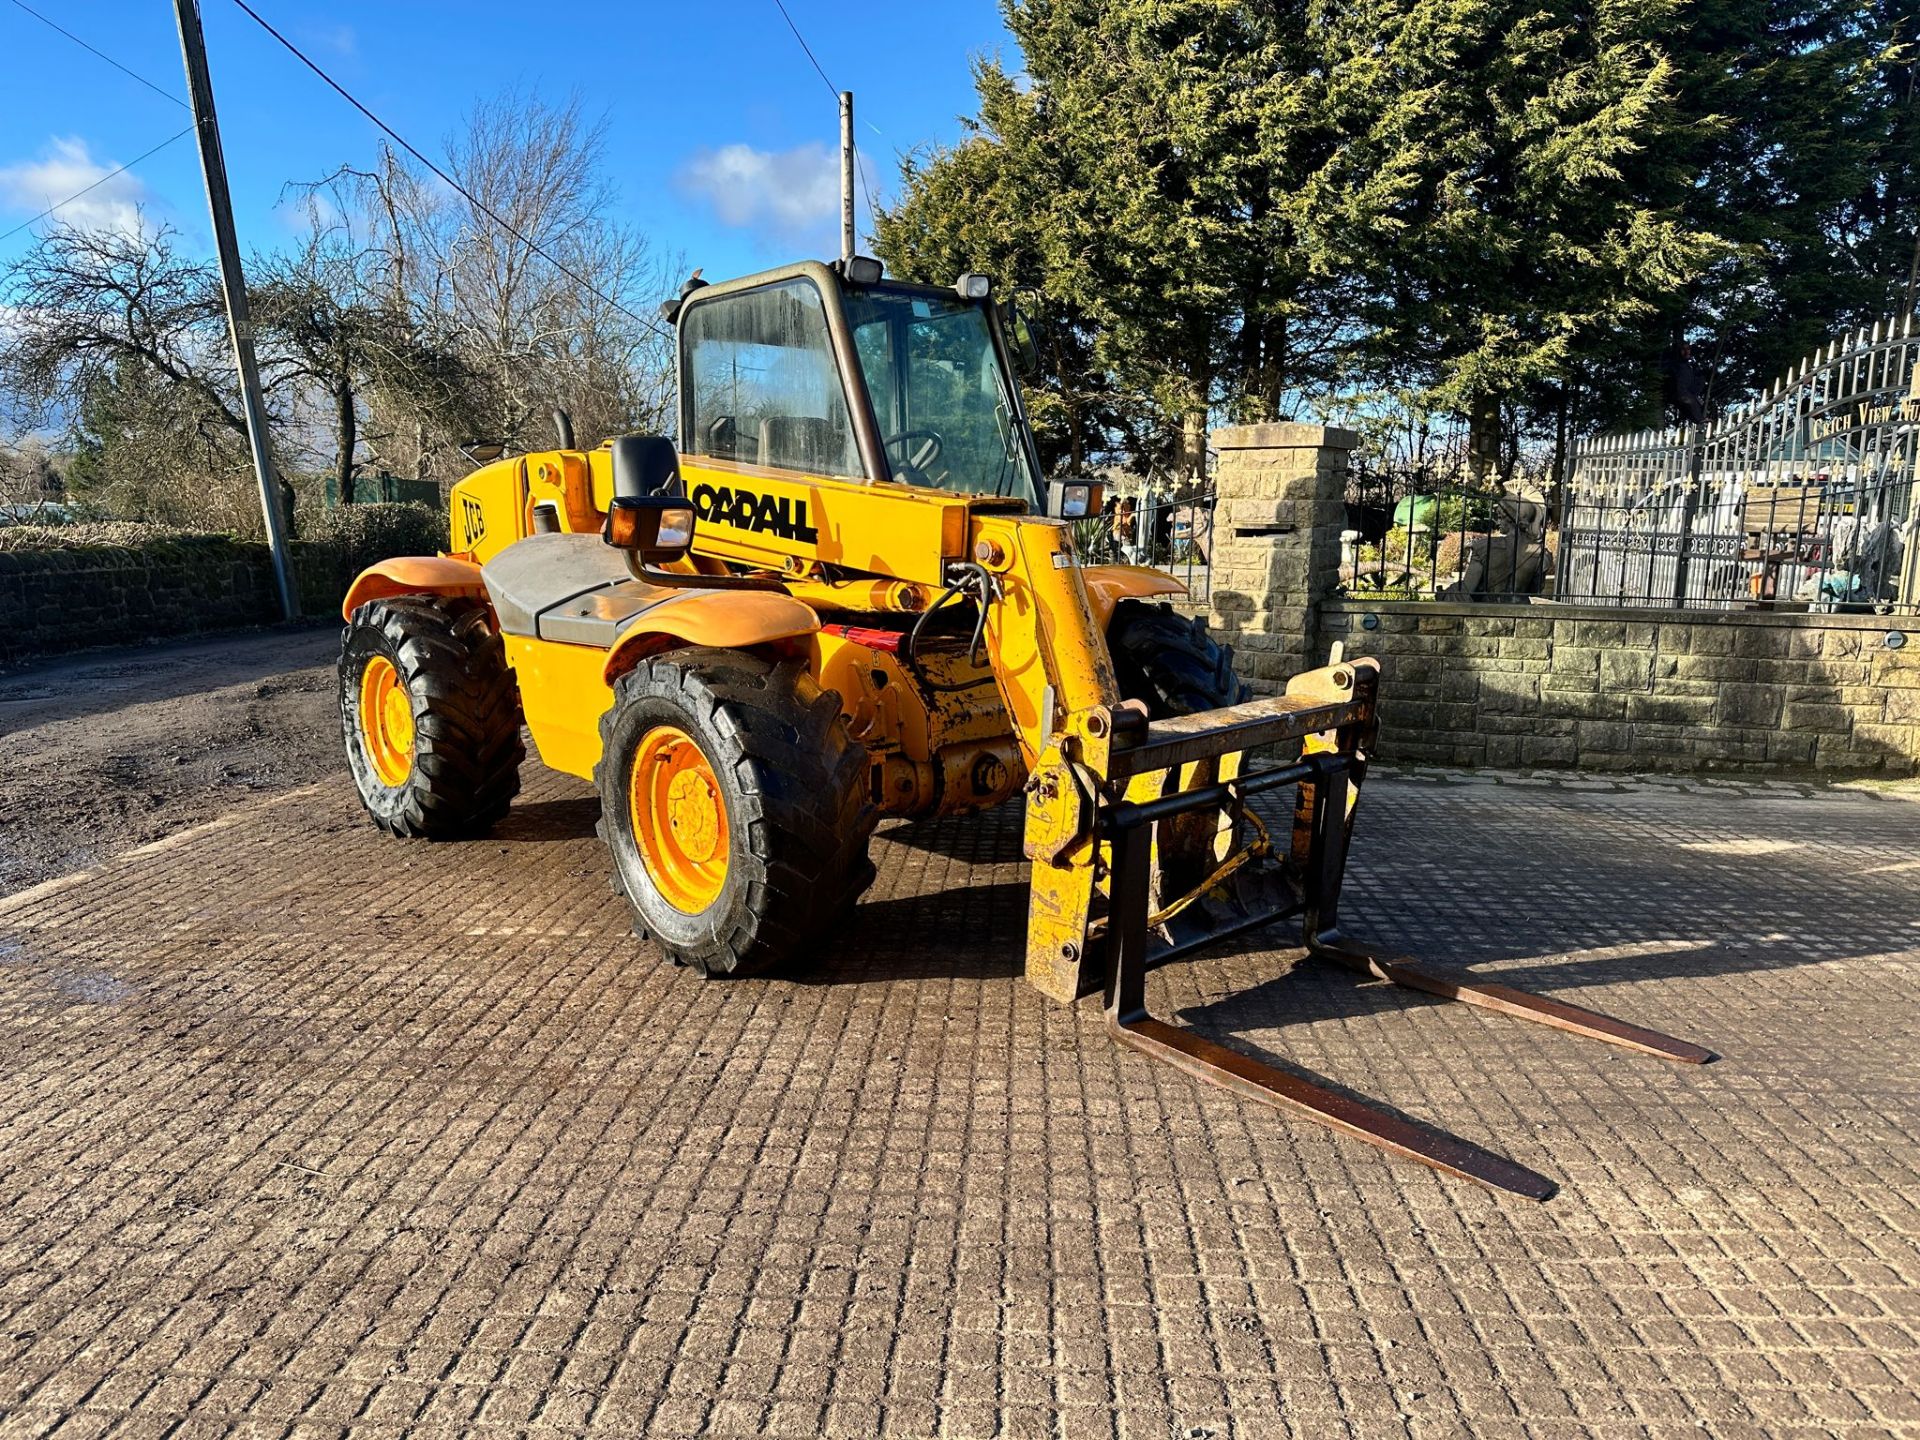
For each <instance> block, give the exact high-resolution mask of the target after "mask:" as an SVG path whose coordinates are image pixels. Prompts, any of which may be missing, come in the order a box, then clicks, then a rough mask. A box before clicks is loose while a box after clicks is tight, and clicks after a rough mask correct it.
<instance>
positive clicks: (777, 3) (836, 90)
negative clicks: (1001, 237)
mask: <svg viewBox="0 0 1920 1440" xmlns="http://www.w3.org/2000/svg"><path fill="white" fill-rule="evenodd" d="M14 3H15V4H18V3H19V0H14ZM773 7H774V9H776V10H778V11H779V12H780V18H781V19H782V20H785V21H786V22H787V28H788V29H789V30H791V31H792V32H793V38H794V39H796V40H798V41H799V42H800V48H801V49H802V50H804V51H806V52H807V59H809V60H811V61H813V68H814V72H815V73H816V74H818V75H819V77H820V83H821V84H823V85H825V86H826V87H827V93H828V94H829V95H831V96H833V98H834V99H835V100H838V99H839V98H840V87H839V86H838V85H835V84H834V83H833V81H831V80H829V79H827V72H826V71H825V70H824V69H822V68H821V65H820V61H819V59H818V57H816V56H815V55H814V53H813V47H812V46H811V45H809V44H807V37H806V36H804V35H802V34H801V33H800V27H799V26H798V25H796V24H794V23H793V16H791V15H789V14H788V13H787V7H786V5H785V3H783V0H773Z"/></svg>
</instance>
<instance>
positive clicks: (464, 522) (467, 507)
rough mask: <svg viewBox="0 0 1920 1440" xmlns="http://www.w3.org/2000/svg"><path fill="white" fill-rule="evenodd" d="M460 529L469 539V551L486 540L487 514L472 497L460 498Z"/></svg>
mask: <svg viewBox="0 0 1920 1440" xmlns="http://www.w3.org/2000/svg"><path fill="white" fill-rule="evenodd" d="M460 529H461V531H462V532H463V533H464V534H465V535H466V537H467V548H468V549H469V550H471V549H472V548H473V547H474V546H475V545H477V544H478V543H479V542H480V541H481V540H483V539H485V538H486V534H487V512H486V510H485V508H484V507H483V506H482V505H481V504H480V502H479V501H478V500H476V499H474V498H473V497H472V496H471V495H462V496H461V497H460Z"/></svg>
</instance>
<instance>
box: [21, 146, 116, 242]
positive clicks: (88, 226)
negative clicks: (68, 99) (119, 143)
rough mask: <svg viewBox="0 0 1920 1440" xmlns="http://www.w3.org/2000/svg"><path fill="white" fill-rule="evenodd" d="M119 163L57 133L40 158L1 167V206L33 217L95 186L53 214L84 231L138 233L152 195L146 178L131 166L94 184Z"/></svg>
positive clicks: (51, 217)
mask: <svg viewBox="0 0 1920 1440" xmlns="http://www.w3.org/2000/svg"><path fill="white" fill-rule="evenodd" d="M119 166H120V162H119V161H116V160H96V159H94V158H93V154H92V152H91V151H89V150H88V148H87V142H86V141H84V140H81V139H79V138H78V137H75V136H67V137H64V138H63V137H58V136H56V137H55V138H54V139H53V141H52V142H51V143H50V144H49V145H48V146H47V148H46V150H45V151H44V152H43V154H42V155H41V158H39V159H38V160H23V161H21V162H20V163H18V164H15V165H8V166H4V167H0V206H4V207H6V208H7V209H9V210H12V211H16V212H20V213H22V214H25V215H33V214H37V213H38V212H40V211H42V210H45V209H46V208H47V207H48V206H49V205H58V204H59V203H60V202H61V201H62V200H65V199H66V198H67V197H68V196H69V195H73V194H76V193H77V192H79V191H81V190H86V189H87V187H88V186H89V185H93V186H94V188H93V189H91V190H87V193H86V194H85V195H82V196H80V198H79V199H78V200H75V201H74V202H73V203H72V204H70V205H64V206H61V208H60V209H59V210H58V211H56V212H55V213H54V214H53V215H52V216H50V217H49V218H50V219H51V220H57V221H64V222H65V223H66V224H69V225H77V226H79V227H80V228H81V229H84V230H120V231H125V232H127V233H129V234H132V233H137V232H138V231H139V229H140V207H141V206H142V205H143V204H145V203H146V202H147V200H148V199H149V198H150V192H149V191H148V190H147V184H146V182H145V181H144V180H142V179H141V178H140V177H139V176H138V175H135V174H134V173H133V172H132V171H130V170H129V171H127V172H126V173H124V174H120V175H114V176H113V178H112V179H111V180H108V181H106V183H105V184H103V185H96V184H95V182H96V181H99V180H101V179H102V178H103V177H105V176H107V175H112V174H113V172H114V171H115V170H117V169H119Z"/></svg>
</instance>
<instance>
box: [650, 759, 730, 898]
mask: <svg viewBox="0 0 1920 1440" xmlns="http://www.w3.org/2000/svg"><path fill="white" fill-rule="evenodd" d="M627 801H628V807H629V813H631V814H632V816H633V838H634V841H635V843H636V844H637V845H638V847H639V850H640V861H641V863H642V864H644V865H645V866H646V867H647V876H648V878H649V879H651V880H652V881H653V885H654V888H655V889H656V890H658V891H659V892H660V895H661V898H662V899H664V900H665V901H666V902H667V903H668V904H669V905H671V906H673V908H674V909H676V910H679V911H681V912H683V913H685V914H688V915H698V914H699V913H700V912H701V911H703V910H705V909H706V908H707V907H708V906H709V905H711V904H713V902H714V901H715V900H718V899H719V898H720V891H721V890H722V889H723V888H724V887H725V885H726V883H727V835H728V832H727V803H726V801H725V800H724V799H723V798H721V794H720V781H719V779H718V778H717V777H716V776H715V775H714V773H713V766H711V765H710V764H708V763H707V757H706V756H705V755H703V754H701V753H700V747H699V746H698V745H696V744H695V743H694V741H693V737H692V736H691V735H689V734H687V732H686V731H684V730H681V729H678V728H677V727H675V726H672V725H660V726H656V727H655V728H654V729H652V730H649V731H648V732H647V733H646V734H645V735H644V736H642V737H641V740H640V748H639V750H638V752H637V753H635V755H634V757H633V774H632V777H631V778H630V779H629V780H628V782H627Z"/></svg>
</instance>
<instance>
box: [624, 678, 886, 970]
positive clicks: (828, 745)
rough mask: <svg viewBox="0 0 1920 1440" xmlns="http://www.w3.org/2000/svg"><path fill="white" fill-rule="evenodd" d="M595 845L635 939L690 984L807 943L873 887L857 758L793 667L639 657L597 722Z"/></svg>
mask: <svg viewBox="0 0 1920 1440" xmlns="http://www.w3.org/2000/svg"><path fill="white" fill-rule="evenodd" d="M600 736H601V742H602V745H601V759H600V763H599V765H598V766H597V767H596V768H595V771H594V783H595V784H596V785H597V786H598V787H599V791H600V814H601V820H600V834H601V838H602V839H603V840H605V841H606V844H607V849H608V851H609V852H610V853H611V855H612V857H613V869H614V883H615V885H616V887H617V888H618V889H619V890H620V892H621V893H622V894H624V895H625V896H626V897H627V900H628V901H629V903H631V904H632V906H633V910H634V914H635V916H636V919H637V926H636V928H637V929H639V930H640V932H641V933H643V934H646V935H651V936H652V937H653V938H654V939H655V940H657V941H659V942H660V944H661V946H662V947H663V948H664V949H665V950H666V951H667V953H668V954H669V955H671V956H672V957H673V959H674V960H675V961H677V962H679V963H682V964H687V965H692V966H693V967H694V968H696V969H698V970H699V971H700V972H701V973H702V974H703V975H743V974H750V973H753V972H755V971H760V970H765V969H767V968H769V967H771V966H773V965H777V964H779V963H781V962H782V961H785V960H788V959H790V958H792V957H793V956H794V955H796V954H797V953H799V952H800V951H801V950H803V949H804V948H805V947H806V946H807V945H808V944H809V943H811V942H813V941H814V940H816V939H818V938H819V937H820V936H821V934H823V933H824V932H825V931H826V930H827V928H828V927H829V926H830V925H831V924H832V923H833V921H834V920H835V919H836V918H837V917H838V916H839V914H840V913H841V911H842V910H843V909H844V908H845V906H846V905H847V904H848V903H849V902H851V901H852V900H853V899H854V898H855V897H857V896H858V895H859V894H860V892H861V891H862V890H864V889H865V888H866V887H867V885H868V884H869V883H870V882H871V880H872V878H873V867H872V865H871V864H870V863H869V862H868V860H867V841H868V838H869V837H870V836H871V835H872V833H873V825H874V820H875V818H876V816H875V811H874V808H873V805H872V803H871V800H870V797H869V795H868V778H867V777H868V767H867V757H866V752H865V750H864V749H863V748H862V747H861V746H860V745H859V744H858V743H856V742H855V741H854V740H853V738H852V737H851V736H850V735H849V734H848V731H847V726H846V723H845V722H844V720H843V719H842V718H841V714H840V702H839V698H838V697H837V696H836V695H834V694H833V693H832V692H831V691H823V690H822V689H821V688H820V687H819V685H818V684H816V683H815V682H814V680H813V677H812V676H811V675H809V674H808V673H807V670H806V667H805V666H804V665H802V664H800V663H799V662H798V661H789V662H785V663H782V664H774V663H773V662H770V661H768V660H764V659H762V658H760V657H759V656H755V655H750V654H745V653H742V652H738V651H730V650H706V649H691V650H678V651H674V652H673V653H671V654H668V655H662V656H656V657H654V658H652V659H649V660H643V661H642V662H641V663H640V665H639V666H638V667H636V668H635V669H633V670H631V671H629V672H628V673H627V674H625V675H623V676H621V677H620V678H619V680H618V681H617V682H616V683H615V686H614V702H613V708H612V709H610V710H609V711H608V712H607V714H606V716H605V717H604V718H603V719H602V720H601V722H600Z"/></svg>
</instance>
